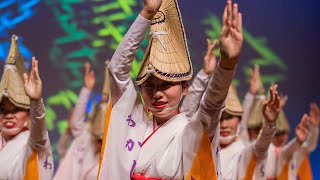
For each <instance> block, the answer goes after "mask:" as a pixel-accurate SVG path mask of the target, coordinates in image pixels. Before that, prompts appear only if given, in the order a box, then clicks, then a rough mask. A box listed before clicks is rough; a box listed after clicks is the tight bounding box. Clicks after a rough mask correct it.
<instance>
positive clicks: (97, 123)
mask: <svg viewBox="0 0 320 180" xmlns="http://www.w3.org/2000/svg"><path fill="white" fill-rule="evenodd" d="M109 95H110V83H109V71H108V65H107V63H106V68H105V80H104V84H103V89H102V97H101V101H100V103H99V104H98V105H96V106H95V107H94V109H93V111H92V113H91V115H90V116H89V122H90V125H91V127H90V132H91V134H92V135H93V136H94V137H95V138H96V139H102V138H103V133H104V124H105V121H106V112H107V107H108V103H109Z"/></svg>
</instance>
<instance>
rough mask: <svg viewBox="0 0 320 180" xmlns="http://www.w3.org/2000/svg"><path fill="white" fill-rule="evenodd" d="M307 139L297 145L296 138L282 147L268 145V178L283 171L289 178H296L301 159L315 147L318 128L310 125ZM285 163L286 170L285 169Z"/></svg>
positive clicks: (276, 176)
mask: <svg viewBox="0 0 320 180" xmlns="http://www.w3.org/2000/svg"><path fill="white" fill-rule="evenodd" d="M309 132H310V133H309V135H308V138H307V140H306V141H305V142H304V143H303V144H302V145H299V143H298V142H297V140H296V138H294V139H292V140H291V141H290V142H289V143H288V144H287V145H285V146H284V147H275V146H274V145H273V144H272V145H270V147H269V152H268V153H269V155H268V160H267V167H266V175H267V178H268V179H275V178H278V177H279V176H280V175H282V174H283V173H287V174H286V176H287V178H288V179H289V180H295V179H297V178H298V177H297V175H298V170H299V168H300V166H301V165H302V162H303V160H304V159H305V158H306V157H307V156H309V154H310V153H311V152H312V151H314V150H315V148H316V147H317V141H318V136H319V128H318V127H313V126H311V128H310V131H309ZM286 165H287V167H288V168H287V170H286V169H285V168H286Z"/></svg>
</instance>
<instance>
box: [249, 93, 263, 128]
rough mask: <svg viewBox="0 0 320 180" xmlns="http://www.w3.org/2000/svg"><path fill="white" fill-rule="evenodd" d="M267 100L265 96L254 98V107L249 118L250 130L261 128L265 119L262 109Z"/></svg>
mask: <svg viewBox="0 0 320 180" xmlns="http://www.w3.org/2000/svg"><path fill="white" fill-rule="evenodd" d="M265 100H266V96H265V95H256V96H255V97H254V100H253V103H252V106H251V108H250V112H249V117H248V128H249V129H255V128H261V127H262V124H263V121H264V117H263V114H262V107H263V104H264V102H265Z"/></svg>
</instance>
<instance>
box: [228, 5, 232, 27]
mask: <svg viewBox="0 0 320 180" xmlns="http://www.w3.org/2000/svg"><path fill="white" fill-rule="evenodd" d="M231 22H232V1H230V0H228V1H227V25H228V26H230V25H231Z"/></svg>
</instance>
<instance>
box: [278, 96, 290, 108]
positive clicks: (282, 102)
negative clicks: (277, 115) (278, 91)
mask: <svg viewBox="0 0 320 180" xmlns="http://www.w3.org/2000/svg"><path fill="white" fill-rule="evenodd" d="M288 99H289V97H288V95H281V96H280V109H283V107H284V106H285V105H286V104H287V101H288Z"/></svg>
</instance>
